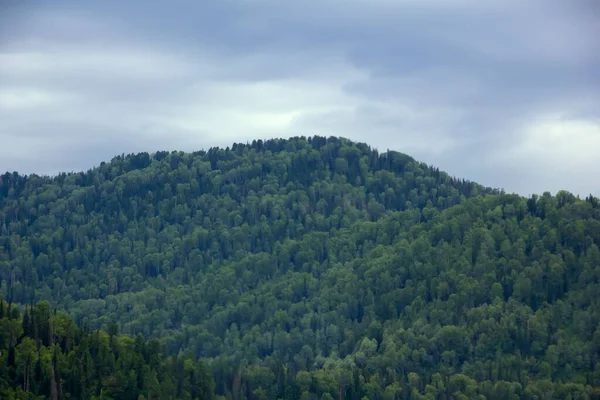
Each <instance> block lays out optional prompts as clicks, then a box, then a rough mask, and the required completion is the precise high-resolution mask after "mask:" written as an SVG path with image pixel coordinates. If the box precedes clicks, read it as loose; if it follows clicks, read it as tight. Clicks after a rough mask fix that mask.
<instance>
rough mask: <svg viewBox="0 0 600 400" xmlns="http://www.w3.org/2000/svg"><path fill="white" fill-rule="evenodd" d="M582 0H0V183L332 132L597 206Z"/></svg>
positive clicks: (596, 126)
mask: <svg viewBox="0 0 600 400" xmlns="http://www.w3.org/2000/svg"><path fill="white" fill-rule="evenodd" d="M598 38H600V3H598V2H596V1H594V0H574V1H569V2H566V1H558V0H556V1H555V0H531V1H527V2H522V1H516V0H502V1H493V0H490V1H475V0H419V1H417V0H395V1H384V0H344V1H342V0H319V1H317V0H302V1H300V0H298V1H296V0H285V1H283V0H264V1H263V0H239V1H230V0H219V1H210V0H207V1H192V0H190V1H183V0H174V1H168V2H167V1H155V0H144V1H133V0H131V1H116V0H114V1H112V0H108V1H99V0H86V1H64V0H52V1H48V0H46V1H41V0H37V1H36V0H0V171H2V172H4V171H18V172H19V173H23V174H30V173H37V174H50V175H54V174H57V173H59V172H69V171H80V170H87V169H90V168H93V167H95V166H97V165H99V164H100V162H102V161H109V160H110V159H111V158H112V157H113V156H115V155H119V154H122V153H125V154H128V153H132V152H140V151H148V152H153V151H157V150H183V151H195V150H199V149H208V148H209V147H212V146H223V147H224V146H227V145H231V144H232V143H234V142H244V143H245V142H247V141H252V140H253V139H268V138H274V137H277V138H283V137H290V136H300V135H304V136H312V135H320V136H342V137H346V138H349V139H352V140H356V141H360V142H366V143H368V144H370V145H371V146H373V147H375V148H377V149H379V150H380V151H385V150H388V149H390V150H396V151H400V152H403V153H406V154H409V155H411V156H413V157H414V158H416V159H418V160H420V161H423V162H426V163H428V164H431V165H435V166H438V167H440V168H441V169H443V170H445V171H446V172H448V173H450V174H451V175H454V176H457V177H461V178H465V179H470V180H474V181H477V182H479V183H481V184H483V185H485V186H491V187H495V188H503V189H505V190H506V191H507V192H516V193H519V194H522V195H529V194H533V193H542V192H544V191H550V192H552V193H556V192H557V191H558V190H561V189H564V190H568V191H571V192H573V193H575V194H578V195H581V196H582V197H583V196H586V195H588V194H590V193H593V194H594V195H596V196H600V178H599V177H600V40H599V39H598Z"/></svg>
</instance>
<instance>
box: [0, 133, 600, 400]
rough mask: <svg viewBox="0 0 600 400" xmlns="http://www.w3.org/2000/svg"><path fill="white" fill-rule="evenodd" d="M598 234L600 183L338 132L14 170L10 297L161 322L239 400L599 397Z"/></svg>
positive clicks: (4, 281) (8, 234)
mask: <svg viewBox="0 0 600 400" xmlns="http://www.w3.org/2000/svg"><path fill="white" fill-rule="evenodd" d="M598 246H600V205H599V201H598V199H596V198H593V197H588V198H587V199H585V200H580V199H578V198H576V197H574V196H573V195H571V194H570V193H567V192H559V193H558V194H557V195H556V196H551V195H550V194H549V193H545V194H544V195H542V196H533V197H531V198H529V199H527V198H523V197H520V196H517V195H507V194H504V193H502V192H499V191H496V190H492V189H489V188H485V187H483V186H480V185H478V184H475V183H472V182H468V181H464V180H460V179H455V178H452V177H450V176H449V175H447V174H446V173H443V172H441V171H439V170H438V169H436V168H433V167H428V166H426V165H424V164H422V163H419V162H417V161H416V160H414V159H412V158H411V157H409V156H407V155H404V154H401V153H397V152H386V153H383V154H379V153H378V152H377V151H375V150H373V149H371V148H369V147H368V146H366V145H364V144H359V143H353V142H350V141H348V140H345V139H341V138H327V139H326V138H320V137H313V138H308V139H306V138H293V139H289V140H270V141H266V142H262V141H255V142H253V143H252V144H248V145H244V144H235V145H233V146H232V147H231V148H227V149H218V148H213V149H210V150H209V151H208V152H196V153H192V154H186V153H181V152H172V153H167V152H159V153H156V154H153V155H149V154H146V153H141V154H136V155H129V156H121V157H116V158H115V159H113V160H112V161H111V162H110V163H105V164H102V165H101V166H100V167H99V168H95V169H93V170H90V171H88V172H87V173H77V174H62V175H60V176H57V177H53V178H50V177H38V176H29V177H25V176H20V175H18V174H5V175H3V176H1V177H0V280H1V283H0V293H3V294H4V297H5V298H10V299H11V300H12V301H13V302H14V303H15V304H17V303H19V304H29V303H30V302H31V301H35V302H37V301H40V300H46V301H48V302H49V303H50V304H51V305H52V307H57V308H59V309H64V310H65V311H66V312H67V313H68V314H69V315H70V316H72V318H73V319H74V320H75V322H76V323H77V324H78V325H80V326H81V327H82V328H83V329H84V330H86V331H87V330H94V329H98V328H102V329H105V330H106V329H108V327H109V326H114V325H111V324H112V323H117V324H118V326H119V328H120V331H121V332H122V333H124V334H126V335H131V336H136V335H138V334H142V335H143V336H144V337H146V338H148V339H150V338H156V339H159V340H160V341H161V343H163V344H164V345H165V348H166V351H167V352H168V353H169V354H173V355H176V354H179V353H190V354H192V355H193V357H194V358H201V359H204V360H205V362H206V364H207V365H208V366H209V368H210V369H211V371H212V374H213V376H214V381H215V390H216V392H217V393H218V394H221V395H225V396H229V397H231V398H239V399H242V398H248V399H266V398H269V399H271V398H273V399H274V398H286V399H313V398H314V399H327V398H331V397H335V398H347V399H361V398H365V397H366V398H369V399H399V398H413V399H420V398H423V399H434V398H440V399H450V398H481V399H483V398H487V399H510V398H527V399H536V398H539V399H542V398H559V399H567V398H571V399H575V398H591V397H593V396H600V364H599V363H598V361H599V358H600V307H599V303H600V296H599V295H598V293H600V284H599V282H600V251H599V250H598ZM1 357H3V356H0V358H1Z"/></svg>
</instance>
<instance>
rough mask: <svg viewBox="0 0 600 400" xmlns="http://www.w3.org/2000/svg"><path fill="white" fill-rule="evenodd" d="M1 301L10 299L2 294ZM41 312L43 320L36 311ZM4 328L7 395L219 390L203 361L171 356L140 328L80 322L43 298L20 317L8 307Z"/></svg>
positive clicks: (127, 395) (0, 367) (197, 394)
mask: <svg viewBox="0 0 600 400" xmlns="http://www.w3.org/2000/svg"><path fill="white" fill-rule="evenodd" d="M0 307H1V308H2V309H4V308H5V307H6V303H5V302H4V301H2V300H0ZM44 314H47V315H48V318H47V319H45V320H42V319H33V318H32V316H35V315H44ZM27 316H29V317H27ZM27 321H29V322H27ZM31 321H33V322H31ZM27 324H31V326H30V327H29V326H28V329H26V330H19V329H18V327H19V325H23V326H25V325H27ZM0 328H2V329H1V331H2V332H3V333H4V334H3V340H2V341H1V342H0V398H2V399H47V398H49V399H66V398H70V399H123V400H127V399H131V400H140V399H148V400H151V399H190V400H192V399H212V398H214V380H213V377H212V375H211V373H210V370H209V369H208V368H207V367H206V366H205V365H204V364H203V363H202V362H195V361H193V360H192V358H191V357H189V356H183V355H182V356H178V357H167V356H166V355H164V351H163V349H162V347H161V346H160V345H157V343H156V340H151V341H149V342H146V341H145V340H144V339H143V338H142V337H141V336H137V337H136V338H135V340H134V339H131V338H129V337H127V336H111V335H109V334H107V333H105V332H103V331H99V330H96V331H92V332H88V331H85V330H81V329H79V328H77V327H76V326H75V325H74V323H73V321H72V320H70V319H69V318H68V317H67V316H66V315H64V314H63V313H56V314H54V315H51V313H49V308H48V302H46V301H40V302H39V303H38V304H37V306H35V307H26V308H25V310H24V314H23V319H22V320H21V319H14V318H12V316H11V317H9V316H8V315H5V316H4V317H3V318H0ZM41 332H44V334H47V335H48V337H47V338H44V337H42V336H40V334H41ZM44 343H46V344H44ZM11 354H13V355H14V356H12V357H11V356H10V355H11Z"/></svg>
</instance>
